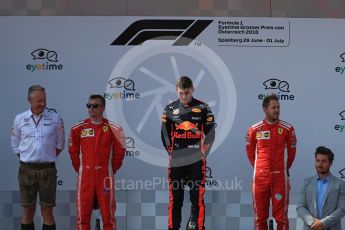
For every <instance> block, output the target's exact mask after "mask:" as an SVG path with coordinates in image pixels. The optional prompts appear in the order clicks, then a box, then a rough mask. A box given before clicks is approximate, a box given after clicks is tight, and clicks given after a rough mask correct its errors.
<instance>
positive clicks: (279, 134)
mask: <svg viewBox="0 0 345 230" xmlns="http://www.w3.org/2000/svg"><path fill="white" fill-rule="evenodd" d="M246 139H247V140H246V141H247V147H246V149H247V155H248V158H249V161H250V163H251V164H252V166H253V167H254V176H253V187H252V192H253V206H254V215H255V216H254V222H255V223H254V224H255V229H257V230H261V229H265V230H266V229H267V219H268V217H269V205H270V199H271V200H272V206H273V209H272V213H273V217H274V219H275V220H276V222H277V229H278V230H282V229H289V219H288V205H289V190H290V182H289V168H290V167H291V165H292V163H293V161H294V158H295V154H296V143H297V140H296V135H295V131H294V128H293V127H292V126H291V125H290V124H288V123H287V122H284V121H281V120H279V121H277V122H276V123H273V124H270V123H268V122H267V121H266V120H263V121H260V122H259V123H257V124H254V125H253V126H252V127H250V128H249V129H248V133H247V138H246Z"/></svg>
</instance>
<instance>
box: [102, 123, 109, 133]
mask: <svg viewBox="0 0 345 230" xmlns="http://www.w3.org/2000/svg"><path fill="white" fill-rule="evenodd" d="M108 129H109V127H108V126H107V125H104V126H103V132H105V133H106V132H108Z"/></svg>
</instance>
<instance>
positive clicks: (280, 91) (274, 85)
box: [258, 78, 295, 101]
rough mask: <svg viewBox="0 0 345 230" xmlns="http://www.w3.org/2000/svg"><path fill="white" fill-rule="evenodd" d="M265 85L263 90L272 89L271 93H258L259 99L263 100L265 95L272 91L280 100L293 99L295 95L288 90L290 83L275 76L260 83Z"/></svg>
mask: <svg viewBox="0 0 345 230" xmlns="http://www.w3.org/2000/svg"><path fill="white" fill-rule="evenodd" d="M262 84H263V85H264V86H265V90H271V91H272V90H273V91H272V92H271V93H262V94H259V95H258V99H259V100H263V99H264V98H265V97H267V96H269V95H270V94H272V93H275V94H276V95H277V96H278V98H279V100H281V101H293V100H295V95H293V94H291V92H290V85H289V83H288V82H287V81H281V80H279V79H277V78H271V79H268V80H266V81H264V82H263V83H262Z"/></svg>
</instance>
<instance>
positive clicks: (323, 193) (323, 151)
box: [296, 146, 345, 230]
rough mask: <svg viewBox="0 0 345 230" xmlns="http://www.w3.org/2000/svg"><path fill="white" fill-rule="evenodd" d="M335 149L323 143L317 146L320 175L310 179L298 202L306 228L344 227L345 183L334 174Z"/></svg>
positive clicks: (317, 170)
mask: <svg viewBox="0 0 345 230" xmlns="http://www.w3.org/2000/svg"><path fill="white" fill-rule="evenodd" d="M333 160H334V154H333V152H332V151H331V150H330V149H328V148H326V147H323V146H320V147H318V148H317V149H316V152H315V168H316V172H317V174H316V175H315V176H312V177H309V178H306V179H305V180H304V184H303V187H302V188H301V191H300V193H299V198H298V201H297V208H296V211H297V214H298V216H299V217H300V218H302V220H303V222H304V228H303V229H304V230H307V229H312V230H341V229H342V228H341V218H342V217H344V216H345V182H344V181H342V180H341V179H339V178H337V177H335V176H333V175H332V174H331V172H330V167H331V166H332V164H333Z"/></svg>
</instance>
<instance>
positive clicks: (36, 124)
mask: <svg viewBox="0 0 345 230" xmlns="http://www.w3.org/2000/svg"><path fill="white" fill-rule="evenodd" d="M31 118H32V120H33V121H34V123H35V126H36V128H37V126H38V124H39V123H40V121H41V118H42V115H41V116H40V118H39V119H38V121H37V122H36V120H35V118H34V115H31Z"/></svg>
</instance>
